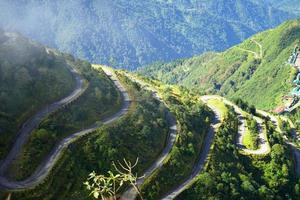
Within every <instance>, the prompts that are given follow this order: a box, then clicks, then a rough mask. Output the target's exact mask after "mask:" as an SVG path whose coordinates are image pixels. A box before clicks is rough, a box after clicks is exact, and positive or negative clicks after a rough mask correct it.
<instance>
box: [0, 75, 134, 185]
mask: <svg viewBox="0 0 300 200" xmlns="http://www.w3.org/2000/svg"><path fill="white" fill-rule="evenodd" d="M104 72H105V73H106V75H107V76H109V77H110V79H111V80H112V81H113V82H114V84H115V86H116V87H117V88H118V89H119V90H120V92H121V94H122V97H123V104H122V107H121V109H120V110H119V111H118V112H117V113H115V114H114V115H112V116H110V117H108V118H106V119H104V120H103V121H102V122H103V124H109V123H111V122H113V121H115V120H117V119H119V118H120V117H122V116H123V115H124V114H125V113H126V112H127V111H128V108H129V106H130V104H131V99H130V97H129V95H128V93H127V91H126V89H125V88H124V87H123V86H122V85H121V83H120V82H119V80H118V79H117V78H116V76H114V74H113V73H112V72H111V71H109V70H107V69H104ZM72 73H74V75H75V76H76V82H77V84H76V88H75V90H74V91H73V92H72V94H71V95H69V96H68V97H66V98H64V99H62V100H60V101H59V102H55V103H53V104H51V105H50V106H48V107H47V108H45V109H43V110H41V111H39V112H38V113H37V114H36V115H35V116H33V117H32V118H31V119H29V120H28V121H27V122H26V123H25V124H24V125H23V127H22V129H21V130H20V135H19V137H18V139H17V141H16V143H15V145H14V147H13V148H12V150H11V152H10V154H9V156H7V158H6V159H5V161H4V162H3V164H2V166H1V177H0V188H1V189H5V190H24V189H30V188H34V187H35V186H37V185H38V184H40V183H41V182H43V180H44V179H45V178H46V177H47V175H48V174H49V173H50V171H51V169H52V168H53V167H54V165H55V163H56V161H57V160H58V159H59V157H60V155H61V153H62V152H63V150H64V149H65V148H66V147H67V146H68V145H69V144H71V143H72V142H73V141H75V140H76V139H78V138H79V137H81V136H84V135H86V134H89V133H91V132H93V131H95V130H96V129H97V128H98V126H97V125H96V124H94V125H92V126H91V127H90V128H88V129H85V130H82V131H79V132H76V133H74V134H72V135H70V136H69V137H67V138H65V139H63V140H62V141H61V142H60V143H59V144H58V145H57V146H56V147H55V148H54V149H53V151H52V152H51V153H50V154H49V156H48V157H47V158H46V159H45V160H44V161H43V162H42V163H41V164H40V166H39V167H38V168H37V169H36V171H35V172H34V173H33V174H32V175H31V176H30V177H29V178H27V179H25V180H23V181H11V180H8V179H7V178H6V177H5V175H4V172H5V171H6V169H7V168H8V167H9V165H10V163H11V161H12V160H13V159H14V158H15V157H16V155H17V154H18V153H19V152H20V150H21V147H22V146H23V144H24V143H25V142H26V140H27V139H28V137H29V135H30V133H31V132H32V131H33V130H34V129H35V128H36V127H37V126H38V124H39V123H40V122H41V120H42V119H43V118H44V117H46V116H47V115H48V114H49V113H51V112H53V111H55V110H57V109H58V108H60V107H62V106H63V105H65V104H67V103H70V102H71V101H73V100H74V99H76V98H77V97H79V96H80V95H81V94H82V93H83V92H84V91H85V87H84V86H83V79H82V78H81V77H80V76H79V74H77V73H76V71H75V70H72Z"/></svg>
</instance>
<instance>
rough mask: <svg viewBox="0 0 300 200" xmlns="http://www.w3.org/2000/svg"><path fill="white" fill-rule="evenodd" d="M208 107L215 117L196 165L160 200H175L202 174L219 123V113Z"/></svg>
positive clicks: (203, 99) (202, 98)
mask: <svg viewBox="0 0 300 200" xmlns="http://www.w3.org/2000/svg"><path fill="white" fill-rule="evenodd" d="M201 100H202V101H203V102H205V103H207V100H208V99H207V98H206V97H205V96H203V97H201ZM208 107H209V108H210V109H211V110H212V111H213V112H214V113H215V117H214V119H213V121H212V124H211V126H210V128H209V131H208V133H207V135H206V137H205V140H204V143H203V145H204V146H203V149H202V151H201V152H200V156H199V160H198V162H197V164H196V165H195V166H194V169H193V171H192V174H191V175H190V177H189V178H188V179H187V180H185V181H184V182H183V183H182V184H181V185H179V186H178V187H177V188H176V189H174V190H173V191H171V192H170V193H168V194H167V195H166V196H164V197H163V198H162V200H171V199H175V198H176V197H177V196H178V195H179V194H180V193H182V192H183V191H184V190H186V189H187V188H188V187H189V186H190V185H191V184H193V183H194V181H195V180H196V177H197V176H198V175H199V174H200V173H201V172H202V169H203V167H204V165H205V162H206V160H207V157H208V155H209V151H210V147H211V145H212V143H213V139H214V136H215V132H216V130H217V128H218V127H219V125H220V123H221V112H220V111H219V110H218V109H216V108H215V107H213V106H210V105H208Z"/></svg>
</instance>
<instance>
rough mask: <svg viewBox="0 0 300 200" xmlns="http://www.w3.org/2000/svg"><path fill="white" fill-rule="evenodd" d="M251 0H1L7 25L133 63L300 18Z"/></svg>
mask: <svg viewBox="0 0 300 200" xmlns="http://www.w3.org/2000/svg"><path fill="white" fill-rule="evenodd" d="M293 17H294V14H291V13H289V12H287V11H282V10H278V9H277V6H275V7H270V6H269V5H265V4H263V3H261V1H260V2H257V3H253V2H252V1H251V0H231V1H228V0H218V1H215V0H205V1H195V0H172V1H161V0H148V1H140V0H131V1H127V0H102V1H85V0H76V1H72V2H70V1H67V0H63V1H62V0H59V1H58V0H51V1H50V0H42V1H29V0H24V1H21V2H20V1H17V0H12V1H9V2H6V1H2V2H1V4H0V18H1V19H5V20H1V21H0V26H1V27H2V28H5V29H10V30H14V31H20V32H22V33H23V34H26V35H27V36H29V37H31V38H34V39H36V40H38V41H40V42H42V43H44V44H47V45H50V46H52V47H56V48H59V49H60V50H63V51H66V52H69V53H72V54H73V55H75V56H77V57H79V58H82V59H87V60H89V61H90V62H93V63H101V64H108V65H110V66H114V67H122V68H127V69H134V68H136V67H138V66H142V65H145V64H150V63H153V62H155V61H171V60H174V59H178V58H185V57H190V56H193V55H197V54H200V53H202V52H205V51H221V50H224V49H226V48H228V47H230V46H232V45H234V44H237V43H239V42H241V41H243V40H244V39H246V38H248V37H249V36H251V35H253V34H254V33H257V32H259V31H263V30H265V29H267V28H271V27H274V26H277V25H278V24H279V23H281V22H283V21H285V20H287V19H290V18H293Z"/></svg>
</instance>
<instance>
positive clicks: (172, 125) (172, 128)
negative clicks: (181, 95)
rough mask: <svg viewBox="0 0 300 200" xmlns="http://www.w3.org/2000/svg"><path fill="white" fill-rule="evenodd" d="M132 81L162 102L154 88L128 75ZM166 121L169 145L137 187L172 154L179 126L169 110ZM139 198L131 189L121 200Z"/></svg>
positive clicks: (145, 173) (139, 180) (138, 182)
mask: <svg viewBox="0 0 300 200" xmlns="http://www.w3.org/2000/svg"><path fill="white" fill-rule="evenodd" d="M126 75H127V76H128V77H129V78H131V80H134V81H135V82H136V83H138V84H139V85H141V86H143V87H144V88H145V89H147V90H149V91H151V92H152V93H153V96H154V98H156V99H157V100H159V101H161V102H162V100H161V98H160V96H159V94H158V93H157V91H155V90H154V89H153V88H150V87H149V85H148V84H147V83H145V82H143V81H142V80H139V79H137V78H135V77H133V76H129V75H128V74H126ZM166 119H167V122H168V125H169V133H168V138H167V142H166V143H167V144H166V146H165V148H164V149H163V151H162V153H161V154H160V156H159V158H158V159H157V160H156V161H155V162H154V163H153V164H152V165H151V167H149V168H148V169H147V170H146V171H145V172H144V175H143V176H142V178H140V179H138V181H137V186H141V185H142V184H143V183H144V181H145V180H146V178H148V177H149V176H150V175H151V174H152V173H153V172H154V171H155V170H157V169H159V168H161V167H162V166H163V162H164V160H165V159H166V158H167V156H168V154H169V153H170V151H171V149H172V147H173V145H174V143H175V139H176V134H177V125H176V118H175V116H174V115H173V114H172V113H171V112H170V111H169V110H167V114H166ZM136 197H137V192H136V190H135V189H134V188H132V187H130V188H129V189H128V190H127V191H125V192H124V193H123V194H122V196H121V198H120V199H121V200H134V199H136Z"/></svg>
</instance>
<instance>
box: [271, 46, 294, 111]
mask: <svg viewBox="0 0 300 200" xmlns="http://www.w3.org/2000/svg"><path fill="white" fill-rule="evenodd" d="M288 64H290V65H292V66H293V67H295V68H296V69H297V72H298V74H297V77H296V79H295V80H294V81H293V83H294V84H295V87H294V88H293V90H292V91H291V93H290V94H289V95H286V96H284V97H283V98H282V100H283V103H284V105H283V106H279V107H277V108H276V109H275V110H274V111H275V112H276V113H279V114H280V113H283V112H290V111H292V110H293V109H294V108H296V105H298V104H299V97H300V47H298V46H296V47H295V49H294V51H293V53H292V55H291V56H290V57H289V59H288Z"/></svg>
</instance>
